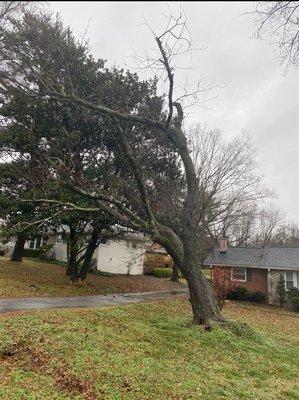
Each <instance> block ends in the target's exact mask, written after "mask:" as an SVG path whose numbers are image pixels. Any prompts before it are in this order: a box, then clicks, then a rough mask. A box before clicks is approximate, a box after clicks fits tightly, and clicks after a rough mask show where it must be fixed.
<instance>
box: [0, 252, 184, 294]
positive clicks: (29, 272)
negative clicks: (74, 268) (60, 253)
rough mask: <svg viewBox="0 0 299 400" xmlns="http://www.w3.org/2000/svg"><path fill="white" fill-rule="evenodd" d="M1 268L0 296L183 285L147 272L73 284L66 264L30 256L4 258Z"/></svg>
mask: <svg viewBox="0 0 299 400" xmlns="http://www.w3.org/2000/svg"><path fill="white" fill-rule="evenodd" d="M0 271H1V274H0V298H20V297H43V296H46V297H48V296H53V297H57V296H84V295H95V294H113V293H133V292H151V291H160V290H171V289H174V288H181V287H182V283H178V282H170V281H169V279H161V278H156V277H153V276H145V275H136V276H127V275H119V276H97V275H94V274H88V277H87V279H86V281H85V282H84V283H83V284H81V283H72V282H70V280H69V277H68V276H66V274H65V267H64V266H60V265H56V264H51V263H46V262H41V261H31V260H26V259H24V260H23V262H22V263H16V262H11V261H9V259H8V258H0Z"/></svg>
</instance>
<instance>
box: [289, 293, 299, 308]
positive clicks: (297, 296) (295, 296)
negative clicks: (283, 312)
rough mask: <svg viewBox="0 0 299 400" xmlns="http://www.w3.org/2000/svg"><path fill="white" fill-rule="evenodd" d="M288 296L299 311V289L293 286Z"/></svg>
mask: <svg viewBox="0 0 299 400" xmlns="http://www.w3.org/2000/svg"><path fill="white" fill-rule="evenodd" d="M288 298H289V300H290V302H291V303H292V305H293V307H294V308H295V310H296V311H299V289H297V288H292V289H290V290H289V291H288Z"/></svg>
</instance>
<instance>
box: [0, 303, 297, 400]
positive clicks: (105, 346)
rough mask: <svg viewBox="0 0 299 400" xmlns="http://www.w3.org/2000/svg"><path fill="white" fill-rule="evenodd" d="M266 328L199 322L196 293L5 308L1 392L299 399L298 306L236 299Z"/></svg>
mask: <svg viewBox="0 0 299 400" xmlns="http://www.w3.org/2000/svg"><path fill="white" fill-rule="evenodd" d="M224 313H225V315H226V316H227V317H228V318H230V319H237V320H239V321H246V322H247V323H249V324H250V325H251V326H252V327H254V329H255V331H256V335H250V334H248V335H247V334H244V335H241V336H236V335H235V334H233V333H232V332H231V331H229V330H225V329H222V328H219V327H217V328H215V329H213V331H212V332H206V331H204V330H203V329H202V328H201V327H197V326H194V325H192V324H190V318H191V311H190V305H189V302H188V301H187V300H183V299H177V300H165V301H159V302H151V303H144V304H137V305H127V306H119V307H106V308H100V309H84V310H83V309H80V310H58V311H57V310H55V311H39V312H38V311H35V312H30V313H25V314H11V315H1V316H0V343H1V345H0V347H1V352H0V357H1V363H0V371H1V380H0V399H13V400H18V399H20V400H21V399H22V400H23V399H30V400H33V399H42V400H46V399H49V400H54V399H111V400H112V399H113V400H114V399H115V400H116V399H132V400H133V399H134V400H136V399H155V400H158V399H161V400H166V399H186V400H187V399H200V400H205V399H208V400H218V399H219V400H220V399H228V400H237V399H244V400H249V399H255V400H266V399H267V400H280V399H293V400H294V399H299V392H298V390H299V388H298V387H297V388H296V381H298V367H299V365H298V352H299V348H298V331H299V329H298V328H299V320H298V314H297V315H296V314H295V313H292V312H290V311H285V310H280V309H274V308H270V307H266V306H265V307H259V306H253V305H246V304H238V303H228V305H227V307H226V309H225V312H224Z"/></svg>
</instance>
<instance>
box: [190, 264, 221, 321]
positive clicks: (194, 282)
mask: <svg viewBox="0 0 299 400" xmlns="http://www.w3.org/2000/svg"><path fill="white" fill-rule="evenodd" d="M184 275H185V277H186V280H187V283H188V287H189V290H190V301H191V305H192V311H193V319H194V322H195V323H197V324H205V325H210V323H211V322H221V321H224V318H223V317H222V316H221V313H220V309H219V305H218V302H217V300H216V298H215V296H214V293H213V289H212V286H211V284H210V282H209V281H208V280H207V279H206V278H205V277H204V275H203V273H202V271H201V268H200V267H199V263H198V264H197V265H190V266H189V267H188V268H186V269H185V268H184Z"/></svg>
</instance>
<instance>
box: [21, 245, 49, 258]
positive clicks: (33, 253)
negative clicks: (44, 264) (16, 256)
mask: <svg viewBox="0 0 299 400" xmlns="http://www.w3.org/2000/svg"><path fill="white" fill-rule="evenodd" d="M52 250H53V244H46V245H44V246H41V247H40V248H39V249H24V253H23V256H24V257H29V258H40V259H41V260H52V259H53V253H52ZM54 259H55V252H54Z"/></svg>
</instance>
